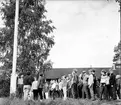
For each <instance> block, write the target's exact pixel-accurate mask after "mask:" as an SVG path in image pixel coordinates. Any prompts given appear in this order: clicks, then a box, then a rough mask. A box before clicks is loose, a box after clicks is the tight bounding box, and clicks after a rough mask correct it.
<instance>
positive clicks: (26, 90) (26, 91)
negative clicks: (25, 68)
mask: <svg viewBox="0 0 121 105" xmlns="http://www.w3.org/2000/svg"><path fill="white" fill-rule="evenodd" d="M33 81H34V78H33V77H32V76H31V73H30V72H27V75H26V76H25V77H24V81H23V83H24V100H27V99H28V95H29V92H30V89H31V85H32V82H33Z"/></svg>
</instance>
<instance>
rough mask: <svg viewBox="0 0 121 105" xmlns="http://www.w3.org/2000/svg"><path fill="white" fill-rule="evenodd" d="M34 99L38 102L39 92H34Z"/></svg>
mask: <svg viewBox="0 0 121 105" xmlns="http://www.w3.org/2000/svg"><path fill="white" fill-rule="evenodd" d="M33 98H34V100H38V90H33Z"/></svg>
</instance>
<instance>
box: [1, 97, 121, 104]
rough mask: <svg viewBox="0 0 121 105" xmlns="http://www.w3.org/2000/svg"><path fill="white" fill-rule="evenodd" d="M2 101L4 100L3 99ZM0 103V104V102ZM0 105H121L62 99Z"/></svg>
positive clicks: (16, 100) (8, 101)
mask: <svg viewBox="0 0 121 105" xmlns="http://www.w3.org/2000/svg"><path fill="white" fill-rule="evenodd" d="M3 100H4V99H3ZM3 100H2V101H3ZM0 103H1V102H0ZM0 105H121V101H120V100H116V101H99V100H96V101H91V100H83V99H79V100H77V99H67V100H65V101H63V100H62V99H55V100H43V102H40V101H32V100H30V101H26V102H25V101H23V100H20V99H17V98H15V99H13V100H10V99H5V100H4V102H2V104H0Z"/></svg>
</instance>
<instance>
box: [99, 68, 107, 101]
mask: <svg viewBox="0 0 121 105" xmlns="http://www.w3.org/2000/svg"><path fill="white" fill-rule="evenodd" d="M106 80H107V76H106V71H105V70H102V71H101V81H100V100H102V96H103V97H104V99H105V98H106V93H105V92H106Z"/></svg>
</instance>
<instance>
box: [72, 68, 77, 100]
mask: <svg viewBox="0 0 121 105" xmlns="http://www.w3.org/2000/svg"><path fill="white" fill-rule="evenodd" d="M72 81H73V82H72V87H71V89H72V90H71V91H72V96H73V98H75V99H76V98H78V87H77V84H78V75H77V70H76V69H74V71H73V72H72Z"/></svg>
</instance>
